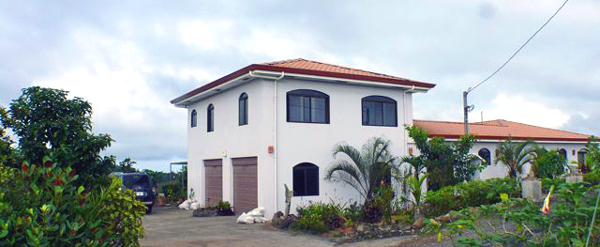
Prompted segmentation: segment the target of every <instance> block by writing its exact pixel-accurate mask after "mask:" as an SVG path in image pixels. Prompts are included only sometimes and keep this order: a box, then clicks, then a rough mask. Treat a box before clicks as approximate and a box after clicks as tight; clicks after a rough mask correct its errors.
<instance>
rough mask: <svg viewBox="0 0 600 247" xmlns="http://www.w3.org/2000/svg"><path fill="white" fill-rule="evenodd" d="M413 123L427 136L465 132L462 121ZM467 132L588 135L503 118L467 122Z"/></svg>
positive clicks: (545, 137)
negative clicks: (425, 132) (424, 131)
mask: <svg viewBox="0 0 600 247" xmlns="http://www.w3.org/2000/svg"><path fill="white" fill-rule="evenodd" d="M413 122H414V125H415V126H417V127H419V128H421V129H424V130H427V132H428V133H429V136H441V137H445V138H453V139H454V138H459V137H460V136H461V135H463V134H464V133H465V127H464V123H463V122H444V121H430V120H416V119H415V120H414V121H413ZM469 132H470V133H472V134H474V135H475V136H476V137H477V138H478V139H488V140H503V139H506V138H508V137H509V136H510V137H512V138H513V139H517V140H525V139H532V140H539V141H587V140H588V138H589V136H588V135H585V134H579V133H574V132H569V131H563V130H556V129H550V128H544V127H538V126H533V125H528V124H522V123H517V122H512V121H507V120H503V119H498V120H491V121H484V122H477V123H469Z"/></svg>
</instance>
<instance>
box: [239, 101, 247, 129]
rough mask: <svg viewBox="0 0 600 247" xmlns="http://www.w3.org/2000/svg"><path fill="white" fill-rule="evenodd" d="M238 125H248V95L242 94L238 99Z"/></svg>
mask: <svg viewBox="0 0 600 247" xmlns="http://www.w3.org/2000/svg"><path fill="white" fill-rule="evenodd" d="M239 108H240V109H239V125H240V126H242V125H247V124H248V94H246V93H242V95H240V99H239Z"/></svg>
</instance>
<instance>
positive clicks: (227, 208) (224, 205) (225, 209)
mask: <svg viewBox="0 0 600 247" xmlns="http://www.w3.org/2000/svg"><path fill="white" fill-rule="evenodd" d="M214 208H215V209H217V211H218V214H219V215H221V216H227V215H234V213H233V211H232V210H231V204H230V203H229V202H228V201H223V200H219V203H217V205H215V206H214Z"/></svg>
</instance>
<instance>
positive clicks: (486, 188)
mask: <svg viewBox="0 0 600 247" xmlns="http://www.w3.org/2000/svg"><path fill="white" fill-rule="evenodd" d="M519 187H520V185H519V184H518V183H517V182H516V181H515V180H514V179H510V178H492V179H488V180H483V181H482V180H475V181H470V182H465V183H461V184H457V185H455V186H446V187H444V188H442V189H440V190H437V191H428V192H427V194H426V196H425V203H424V205H423V211H424V213H425V216H426V217H428V218H433V217H437V216H440V215H444V214H446V213H448V212H450V211H452V210H460V209H463V208H466V207H474V206H479V205H487V204H494V203H497V202H499V201H500V194H502V193H505V194H508V195H509V196H510V197H519V196H520V190H519V189H515V188H519Z"/></svg>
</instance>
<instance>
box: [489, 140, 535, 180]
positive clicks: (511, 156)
mask: <svg viewBox="0 0 600 247" xmlns="http://www.w3.org/2000/svg"><path fill="white" fill-rule="evenodd" d="M533 144H534V142H533V141H531V140H526V141H523V142H519V143H515V142H513V141H512V138H510V137H509V138H508V139H506V140H505V141H503V142H501V143H500V144H498V147H497V150H498V155H497V157H496V162H495V163H496V164H498V162H502V164H504V165H505V166H506V168H508V176H510V177H511V178H516V177H517V175H519V174H521V173H522V170H523V166H525V164H527V163H529V162H531V161H532V160H533V158H534V155H533V149H532V148H531V147H530V146H531V145H533Z"/></svg>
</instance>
